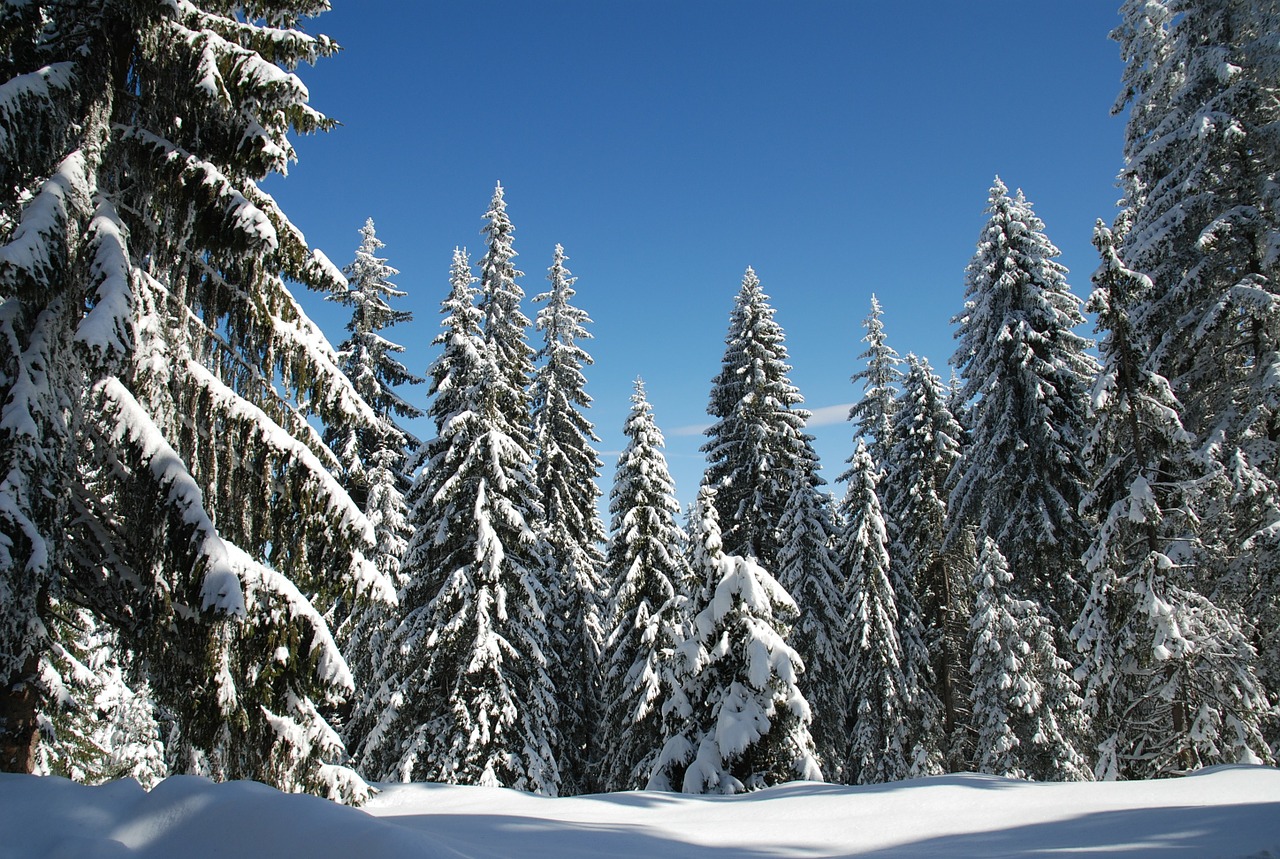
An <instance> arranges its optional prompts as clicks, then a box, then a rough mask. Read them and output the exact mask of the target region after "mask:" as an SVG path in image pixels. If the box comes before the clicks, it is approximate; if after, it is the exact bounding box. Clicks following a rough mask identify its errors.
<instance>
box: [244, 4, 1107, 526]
mask: <svg viewBox="0 0 1280 859" xmlns="http://www.w3.org/2000/svg"><path fill="white" fill-rule="evenodd" d="M332 2H333V6H334V10H333V11H332V12H330V13H327V14H325V15H323V16H321V17H320V18H318V19H316V20H314V21H312V22H310V24H309V29H311V30H313V31H316V32H323V33H326V34H328V35H329V36H331V37H333V38H334V39H336V40H337V41H338V42H339V43H340V44H341V45H342V46H343V48H344V50H343V51H342V52H341V53H340V54H339V55H338V56H337V57H334V58H331V59H329V60H325V61H323V62H321V63H320V64H319V65H318V66H316V67H315V68H309V67H304V68H303V69H301V70H300V76H301V77H302V78H303V80H304V82H305V83H306V84H307V85H308V87H309V88H310V91H311V99H312V103H313V105H314V106H316V107H317V108H318V109H320V110H322V111H324V112H325V113H327V114H329V115H331V116H333V117H335V118H336V119H338V120H340V121H341V122H342V123H343V125H342V126H341V127H340V128H338V129H336V130H335V131H333V132H331V133H329V134H326V135H319V136H315V137H306V138H302V139H300V140H298V141H297V148H298V152H299V156H300V160H299V162H298V163H297V164H296V165H294V167H293V169H292V170H291V172H290V175H289V177H288V178H287V179H284V180H278V179H271V180H269V181H268V182H267V183H266V185H265V187H266V189H267V190H268V191H270V192H271V193H272V194H274V195H275V196H276V198H277V199H278V200H279V201H280V203H281V204H282V205H283V207H284V210H285V211H286V212H287V213H288V214H289V215H290V217H291V218H292V219H293V221H294V223H296V224H297V225H298V226H299V227H300V228H301V229H302V230H303V231H304V232H305V233H306V235H307V238H308V239H309V240H310V241H311V243H312V244H313V245H315V246H318V247H320V248H321V249H322V250H323V251H324V252H325V253H326V254H328V256H329V257H330V258H331V259H332V260H333V261H334V262H335V263H337V264H338V265H339V266H343V265H346V263H347V262H349V261H350V259H351V258H352V256H353V254H354V251H355V249H356V246H357V244H358V242H359V235H358V233H357V231H358V229H359V228H360V226H361V225H362V224H363V223H364V220H365V218H367V217H372V218H373V219H374V221H375V223H376V225H377V230H378V236H379V238H381V239H382V240H383V241H384V242H386V244H387V247H386V249H385V251H384V253H385V255H386V257H387V258H388V261H389V262H390V263H391V264H392V265H394V266H395V267H396V268H398V269H400V270H401V275H400V276H399V278H398V279H397V283H398V284H399V286H400V287H401V288H402V289H404V290H406V291H407V292H408V293H409V295H408V296H407V298H405V299H403V300H402V302H401V305H400V306H401V307H402V308H404V309H407V310H411V311H412V312H413V313H415V314H416V319H415V320H414V321H413V322H412V323H410V324H407V325H402V326H399V327H397V328H393V329H391V330H390V332H389V336H390V338H391V339H392V340H394V341H397V342H400V343H403V344H405V345H406V346H407V347H408V352H407V362H408V363H409V365H410V366H411V367H412V368H413V369H414V370H415V371H418V372H421V371H423V370H424V369H425V368H426V366H427V364H428V362H429V361H430V360H431V358H432V357H433V352H432V350H431V349H430V347H429V344H430V341H431V339H432V338H433V337H434V336H435V334H436V332H437V331H438V330H439V328H438V325H439V313H438V312H439V303H440V300H441V299H442V298H443V297H444V296H445V294H446V293H447V290H448V271H449V263H450V256H451V252H452V249H453V247H454V246H455V245H463V246H466V247H468V248H469V249H470V250H471V252H472V258H473V261H474V260H475V259H477V258H478V257H479V256H480V254H481V253H483V246H482V239H481V236H480V234H479V230H480V229H481V227H482V226H483V221H482V217H481V216H482V215H483V213H484V212H485V210H486V208H487V206H488V203H489V199H490V197H491V196H492V192H493V187H494V183H495V182H496V181H501V182H502V184H503V186H504V188H505V189H506V199H507V204H508V212H509V214H510V216H511V218H512V221H513V222H514V224H515V228H516V234H515V247H516V250H517V251H518V252H519V254H520V256H519V258H518V259H517V260H516V263H517V265H518V266H519V267H520V268H521V269H522V270H523V271H525V272H526V273H527V274H526V276H525V277H524V278H523V280H522V282H521V285H522V286H523V288H524V290H525V292H526V294H527V295H528V296H529V297H530V298H532V296H533V295H535V294H537V293H539V292H542V291H543V290H544V289H545V288H546V285H547V284H546V280H545V277H546V272H547V267H548V266H550V265H551V257H552V249H553V247H554V245H555V244H556V243H557V242H559V243H561V244H563V245H564V247H565V251H566V253H567V254H568V255H569V257H570V259H569V262H568V266H569V268H570V269H571V270H572V271H573V273H574V274H575V275H577V276H578V278H579V280H578V283H577V287H576V288H577V290H578V297H577V303H578V304H579V306H581V307H583V308H584V309H585V310H587V312H588V313H590V314H591V316H592V318H593V320H594V324H593V325H592V326H590V328H591V331H592V332H593V334H594V335H595V339H594V340H593V341H590V342H588V343H586V344H585V346H586V348H587V350H588V351H589V352H590V353H591V354H592V355H593V357H594V358H595V361H596V364H595V366H594V367H592V368H589V370H588V392H589V394H590V395H591V396H592V397H593V398H594V400H595V404H594V407H593V408H592V411H591V414H590V417H591V419H592V421H593V422H594V423H595V425H596V427H597V431H598V433H599V435H600V436H601V438H602V443H601V444H600V445H599V449H600V450H601V451H602V453H603V454H604V459H605V469H604V474H603V479H602V486H601V488H602V489H603V491H604V492H605V493H606V494H607V493H608V490H609V486H610V482H611V480H612V477H613V469H614V465H615V462H616V457H617V451H618V450H620V448H621V446H622V444H623V440H622V435H621V427H622V422H623V419H624V418H625V416H626V412H627V409H628V407H629V398H630V394H631V384H632V380H633V379H634V378H635V377H636V376H643V377H644V379H645V381H646V384H647V386H648V389H649V398H650V401H651V402H652V403H653V406H654V409H655V413H656V417H657V421H658V424H659V426H660V427H661V428H662V429H663V430H664V432H665V434H666V437H667V444H668V449H667V455H668V459H669V462H670V464H671V468H672V473H673V475H674V476H675V479H676V483H677V488H678V493H679V496H680V499H681V501H682V502H684V503H688V502H689V501H691V500H692V498H693V496H694V494H696V490H697V484H698V481H699V479H700V477H701V473H702V468H703V460H702V456H701V454H700V453H698V447H699V445H700V444H701V442H702V440H703V439H702V436H701V435H700V433H699V429H700V427H702V426H704V425H705V424H706V423H707V420H708V419H707V416H706V404H707V395H708V392H709V389H710V380H711V378H712V376H714V375H715V373H716V372H717V371H718V369H719V364H720V358H721V355H722V353H723V348H724V334H725V330H726V326H727V323H728V317H729V311H730V308H731V307H732V302H733V297H734V295H735V293H736V292H737V290H738V287H739V285H740V283H741V279H742V274H743V271H744V269H745V268H746V267H747V266H748V265H750V266H753V267H754V268H755V270H756V272H757V274H758V275H759V276H760V279H761V281H762V283H763V285H764V289H765V291H766V293H768V294H769V295H770V296H771V303H772V304H773V306H774V307H775V308H776V310H777V317H776V318H777V320H778V322H779V323H780V324H781V325H782V326H783V328H784V329H785V330H786V333H787V346H788V349H789V350H790V353H791V364H792V366H793V368H794V370H793V373H792V380H793V381H794V382H795V383H796V384H797V385H798V386H799V388H800V390H801V392H802V394H803V395H804V397H805V400H806V405H807V406H808V407H809V408H810V409H812V410H814V411H815V412H816V414H817V419H816V420H815V422H814V426H813V427H812V430H811V431H812V432H813V433H814V434H815V436H816V437H817V439H818V449H819V454H820V455H821V457H822V462H823V465H824V474H825V475H826V476H827V478H828V480H834V477H835V475H837V474H839V473H840V471H841V470H842V465H843V460H844V459H845V458H846V457H847V456H848V455H849V453H850V452H851V450H852V442H851V439H850V430H849V426H848V424H847V423H845V422H844V420H843V418H844V414H845V411H846V410H847V404H848V403H850V402H852V401H853V400H854V399H855V398H856V397H857V396H859V395H860V393H861V392H860V390H856V389H855V388H854V386H853V385H852V384H851V383H850V381H849V377H850V375H851V374H852V373H854V372H856V371H857V370H858V369H860V364H859V362H858V361H857V360H856V356H857V355H858V354H859V353H860V352H861V351H862V349H863V348H864V344H863V343H861V338H862V336H863V330H862V320H863V318H864V317H865V316H866V315H867V309H868V305H869V302H870V297H871V295H872V293H875V294H876V295H877V296H878V297H879V299H880V301H881V304H882V305H883V306H884V323H885V327H886V330H887V333H888V336H889V340H890V344H891V345H892V346H893V347H894V348H896V349H897V350H898V351H899V352H901V353H903V354H904V355H905V354H906V353H907V352H916V353H917V354H921V355H924V356H926V357H928V358H929V359H930V361H931V362H932V363H933V364H934V366H935V368H936V369H937V370H938V372H939V374H940V375H941V376H942V377H943V379H944V380H945V379H946V378H947V376H948V375H949V372H950V371H949V368H948V366H947V361H948V359H949V358H950V356H951V353H952V351H953V348H954V343H953V340H952V330H953V327H952V325H951V322H950V320H951V317H952V316H953V315H954V314H955V313H956V312H957V311H958V310H959V309H960V307H961V304H962V300H963V289H964V268H965V265H966V264H967V263H968V261H969V259H970V257H971V256H972V254H973V251H974V245H975V242H976V240H977V237H978V232H979V230H980V229H981V227H982V225H983V222H984V216H983V209H984V207H985V204H986V197H987V191H988V188H989V187H990V186H991V183H992V178H993V177H994V176H995V175H996V174H999V175H1000V176H1001V177H1002V178H1003V179H1004V181H1005V182H1006V183H1007V184H1008V185H1009V186H1010V188H1017V187H1020V188H1022V189H1023V190H1024V191H1025V192H1026V195H1027V197H1028V198H1029V199H1030V200H1031V201H1032V203H1033V204H1034V206H1035V209H1036V212H1037V214H1039V216H1040V217H1041V218H1042V219H1043V220H1044V221H1045V223H1046V232H1047V233H1048V235H1049V237H1050V239H1051V240H1052V241H1053V242H1054V243H1055V244H1057V245H1058V247H1059V248H1061V249H1062V251H1063V254H1062V262H1063V263H1064V264H1065V265H1067V266H1068V268H1070V269H1071V275H1070V277H1069V281H1070V283H1071V284H1072V286H1073V288H1074V289H1075V291H1076V293H1077V294H1078V295H1080V296H1082V297H1083V296H1085V295H1087V293H1088V289H1089V274H1090V273H1091V272H1092V271H1093V269H1094V267H1095V257H1094V252H1093V248H1092V247H1091V245H1090V243H1089V240H1090V235H1091V230H1092V226H1093V223H1094V220H1095V219H1096V218H1099V217H1101V218H1105V219H1107V220H1108V221H1109V220H1110V219H1111V217H1112V216H1113V215H1114V213H1115V201H1116V198H1117V197H1118V192H1117V190H1116V188H1115V184H1114V177H1115V174H1116V172H1117V171H1118V169H1119V167H1120V166H1121V145H1122V141H1123V119H1122V118H1121V117H1114V116H1111V115H1110V107H1111V105H1112V103H1113V101H1114V99H1115V96H1116V94H1117V93H1118V92H1119V88H1120V73H1121V68H1122V67H1121V63H1120V61H1119V55H1118V52H1117V49H1116V46H1115V44H1114V43H1112V42H1110V41H1109V40H1108V39H1107V33H1108V31H1109V30H1110V29H1111V28H1112V27H1113V26H1114V25H1115V24H1116V23H1117V21H1118V19H1117V15H1116V12H1115V8H1116V6H1117V5H1118V0H982V2H963V3H962V2H952V0H926V2H917V3H870V2H861V0H857V2H855V0H796V2H782V0H768V2H764V0H739V1H738V2H728V0H684V2H678V0H592V2H588V0H537V2H531V0H519V2H517V0H492V2H484V3H480V2H468V0H454V2H439V0H422V2H412V3H411V2H403V0H402V2H387V0H332ZM303 300H304V303H305V304H306V305H307V307H308V311H309V312H311V313H312V314H313V316H314V318H315V319H316V320H317V321H318V322H320V324H321V325H322V326H323V327H324V328H325V330H326V331H327V332H328V333H329V336H330V339H332V340H333V341H334V342H335V343H336V342H339V341H340V340H341V339H342V338H343V336H344V332H343V331H342V326H343V324H345V322H346V311H344V310H341V309H338V308H335V307H333V306H325V305H324V303H323V302H319V301H317V300H314V296H304V297H303ZM526 312H527V313H528V314H529V316H530V317H531V318H532V316H533V315H534V312H536V307H534V306H528V307H527V308H526ZM1086 333H1092V332H1086ZM531 343H532V345H534V346H535V348H536V347H537V346H538V345H540V335H538V334H533V335H532V338H531ZM408 396H409V398H410V399H411V400H412V401H414V402H418V403H420V404H425V392H424V391H422V390H420V389H419V390H416V391H415V390H411V391H409V392H408ZM413 429H414V430H415V431H417V432H419V433H420V434H422V433H425V432H427V429H426V427H425V426H423V425H419V426H415V427H413ZM838 491H841V492H842V491H843V490H842V489H839V490H838Z"/></svg>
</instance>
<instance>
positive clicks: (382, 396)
mask: <svg viewBox="0 0 1280 859" xmlns="http://www.w3.org/2000/svg"><path fill="white" fill-rule="evenodd" d="M383 247H386V245H385V244H383V242H382V241H381V240H380V239H379V238H378V236H377V231H376V230H375V228H374V225H373V218H369V219H368V220H366V221H365V224H364V226H363V227H361V228H360V246H359V247H358V248H357V249H356V255H355V259H354V260H352V262H351V264H350V265H348V266H347V267H346V268H345V269H343V273H344V274H346V275H347V282H348V284H349V287H348V289H347V291H346V292H345V293H343V294H340V295H337V296H333V298H334V299H335V300H338V301H341V302H343V303H344V304H348V305H350V306H351V308H352V310H351V321H350V322H348V323H347V331H348V332H349V334H350V336H349V337H348V338H347V339H346V340H345V341H343V343H342V344H341V345H340V346H339V347H338V357H339V358H340V359H341V361H340V366H341V368H342V371H343V373H345V374H346V376H347V378H348V379H350V380H351V385H352V387H354V388H355V389H356V391H357V392H359V394H360V396H361V397H363V398H364V400H365V402H367V403H368V404H369V405H370V406H372V407H373V410H374V411H375V412H376V413H377V414H378V416H379V417H380V418H381V419H382V424H383V425H382V426H381V427H379V429H378V431H376V432H373V433H370V432H367V431H365V432H360V431H359V428H358V427H354V426H350V425H346V426H342V425H339V426H336V427H332V428H330V429H329V431H328V432H327V433H326V441H328V443H329V446H330V447H331V448H332V449H333V451H334V453H335V454H336V455H337V456H338V459H339V461H340V462H341V464H342V474H343V476H344V482H345V484H346V485H347V487H348V490H349V491H350V492H351V493H352V497H353V498H355V499H356V500H357V501H359V502H361V504H362V506H363V502H364V499H365V497H366V496H367V495H368V492H369V484H370V483H371V480H370V477H369V475H368V474H367V472H368V471H369V470H370V469H371V468H372V467H373V466H372V461H373V457H374V453H375V452H376V451H378V450H379V449H381V448H386V449H388V450H391V451H395V450H397V449H403V448H404V447H405V445H406V444H407V443H408V439H406V438H405V434H404V431H403V429H401V428H400V427H399V425H398V423H397V420H399V419H411V418H418V417H422V414H423V413H422V409H420V408H418V407H417V406H415V405H413V404H411V403H409V402H408V401H407V400H405V399H404V397H402V396H401V395H400V394H399V393H397V392H396V390H395V389H396V388H397V387H399V386H400V385H417V384H421V383H422V381H423V380H422V378H420V377H418V376H415V375H414V374H413V373H411V372H409V369H408V368H407V367H405V365H404V364H403V363H401V362H400V360H399V359H398V358H397V357H396V356H397V355H398V354H400V353H402V352H403V351H404V347H403V346H401V345H399V344H398V343H392V342H391V341H390V340H388V339H386V337H385V336H383V334H382V333H381V332H383V331H385V330H386V329H388V328H390V327H391V326H393V325H398V324H401V323H405V322H409V321H411V320H412V319H413V314H412V313H410V312H409V311H407V310H395V309H393V308H392V307H391V305H390V304H389V303H388V300H389V299H393V298H403V297H404V296H405V293H404V291H403V290H401V289H398V288H397V287H396V285H395V284H394V283H392V282H391V280H390V279H391V278H392V277H395V276H396V275H397V274H399V272H398V271H397V270H396V269H394V268H392V267H391V266H389V265H387V261H386V259H384V258H382V257H379V256H377V252H378V250H379V249H381V248H383ZM407 483H408V481H407V478H406V479H405V480H404V482H403V485H404V486H405V487H407Z"/></svg>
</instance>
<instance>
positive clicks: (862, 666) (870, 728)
mask: <svg viewBox="0 0 1280 859" xmlns="http://www.w3.org/2000/svg"><path fill="white" fill-rule="evenodd" d="M852 465H853V468H852V471H851V472H850V480H849V493H848V496H847V497H846V499H845V510H846V512H847V514H848V517H849V519H848V522H847V523H846V528H847V530H846V533H845V536H844V540H843V543H844V553H845V567H846V569H847V570H848V575H849V639H848V640H849V647H850V653H849V670H850V674H851V676H852V678H853V688H852V691H851V695H850V700H849V710H848V719H849V721H848V737H849V739H848V745H847V748H846V751H845V764H844V777H845V780H846V781H847V782H849V783H850V784H872V783H879V782H888V781H899V780H901V779H905V778H910V777H912V776H918V775H931V774H932V773H934V772H937V771H938V770H939V768H940V766H941V760H942V752H941V747H942V739H943V738H942V724H941V721H942V713H941V706H940V704H939V702H938V699H937V696H936V695H935V694H934V692H933V688H932V687H933V683H932V676H933V675H932V671H931V669H930V667H929V654H928V652H927V650H926V649H925V645H924V641H923V639H922V636H921V632H922V630H921V628H920V620H919V615H918V610H917V609H916V608H915V606H914V600H912V599H911V596H910V591H909V590H907V589H905V588H903V587H902V585H901V584H897V585H895V583H894V582H893V581H892V580H891V575H890V565H889V549H888V534H887V532H886V530H885V525H884V516H883V514H882V513H881V510H880V499H879V496H878V495H877V494H876V484H877V483H878V482H879V469H877V468H876V465H875V463H874V462H873V461H872V460H871V455H870V454H869V453H868V452H867V448H866V445H865V444H864V443H863V441H862V440H861V439H859V441H858V443H857V446H856V448H855V450H854V454H853V460H852ZM900 599H905V600H906V601H907V604H906V606H905V609H906V610H905V611H902V610H900V609H899V605H898V603H899V601H900Z"/></svg>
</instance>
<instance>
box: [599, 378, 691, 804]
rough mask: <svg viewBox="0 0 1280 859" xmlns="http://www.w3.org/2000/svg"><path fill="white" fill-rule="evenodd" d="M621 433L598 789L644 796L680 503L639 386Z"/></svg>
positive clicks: (659, 699)
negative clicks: (623, 437)
mask: <svg viewBox="0 0 1280 859" xmlns="http://www.w3.org/2000/svg"><path fill="white" fill-rule="evenodd" d="M623 433H624V434H625V435H626V437H627V446H626V449H625V450H623V452H622V455H621V456H619V457H618V467H617V470H616V472H615V474H614V480H613V490H612V491H611V492H610V495H609V512H610V514H611V515H612V516H613V521H612V523H611V536H610V538H609V549H608V555H607V563H606V567H605V570H606V575H607V577H608V580H609V582H610V595H609V605H608V617H607V629H608V635H607V637H606V639H605V643H604V655H603V657H602V660H601V663H602V671H601V687H602V688H601V696H600V697H601V702H602V704H601V706H602V708H603V712H602V714H601V719H600V728H599V742H598V743H596V749H597V752H596V755H597V759H598V761H599V762H598V764H597V765H596V769H597V771H598V774H599V776H598V777H599V787H600V789H601V790H605V791H617V790H636V789H640V788H643V787H644V786H645V785H646V783H647V781H648V778H649V773H650V772H651V771H652V769H653V764H654V761H655V760H656V759H657V756H658V752H659V751H660V750H661V748H662V744H663V740H664V734H663V731H664V727H663V718H662V704H663V701H664V696H665V691H664V687H669V686H670V685H671V684H672V683H673V682H674V680H673V677H672V676H671V672H672V670H673V666H674V661H673V655H674V652H675V648H676V645H677V644H678V643H679V642H680V641H681V640H682V639H683V637H684V635H683V630H682V629H681V620H682V600H683V595H682V594H681V593H680V584H681V583H682V582H684V581H685V580H687V579H688V577H689V570H688V561H687V560H686V559H685V556H684V542H685V537H684V532H683V530H681V528H680V525H679V523H678V521H677V516H678V514H679V512H680V504H679V502H677V501H676V499H675V483H674V482H673V481H672V480H671V472H670V471H669V470H668V469H667V460H666V457H665V456H663V454H662V447H663V444H664V441H663V438H662V433H661V432H660V431H659V429H658V427H657V424H656V423H655V422H654V418H653V409H652V407H651V406H650V405H649V402H648V400H647V398H646V397H645V390H644V383H643V382H641V381H639V380H637V381H636V386H635V393H634V394H633V395H632V397H631V412H630V414H629V415H628V416H627V421H626V425H625V426H624V427H623Z"/></svg>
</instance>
